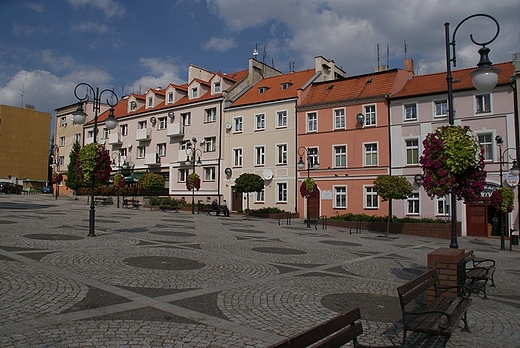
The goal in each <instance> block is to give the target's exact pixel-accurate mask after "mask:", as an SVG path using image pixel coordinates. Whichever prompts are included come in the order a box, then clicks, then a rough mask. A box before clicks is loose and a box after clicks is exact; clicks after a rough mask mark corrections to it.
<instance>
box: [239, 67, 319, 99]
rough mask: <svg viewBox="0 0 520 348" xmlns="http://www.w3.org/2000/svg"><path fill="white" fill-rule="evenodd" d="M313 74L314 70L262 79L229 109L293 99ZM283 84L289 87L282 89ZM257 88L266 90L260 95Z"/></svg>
mask: <svg viewBox="0 0 520 348" xmlns="http://www.w3.org/2000/svg"><path fill="white" fill-rule="evenodd" d="M314 74H315V72H314V69H308V70H302V71H297V72H292V73H289V74H284V75H279V76H273V77H268V78H265V79H262V80H260V81H259V82H258V83H257V84H256V85H254V86H253V87H251V88H250V89H249V90H248V91H247V92H245V93H244V94H243V95H242V96H240V97H239V98H238V99H237V100H236V101H235V102H234V103H233V104H232V105H231V107H235V106H241V105H250V104H257V103H264V102H267V101H275V100H283V99H288V98H295V97H296V96H297V93H298V92H297V91H298V89H299V88H301V87H302V86H303V85H305V84H306V83H307V82H308V81H309V80H310V79H311V77H313V76H314ZM283 83H289V87H288V88H287V89H282V84H283ZM259 87H266V89H267V90H266V91H265V93H262V94H260V93H259V92H258V88H259Z"/></svg>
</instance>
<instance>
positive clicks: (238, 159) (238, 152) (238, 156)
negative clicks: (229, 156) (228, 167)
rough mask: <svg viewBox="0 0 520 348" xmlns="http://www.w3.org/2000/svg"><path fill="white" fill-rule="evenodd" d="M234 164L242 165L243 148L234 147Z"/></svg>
mask: <svg viewBox="0 0 520 348" xmlns="http://www.w3.org/2000/svg"><path fill="white" fill-rule="evenodd" d="M233 166H235V167H242V148H239V149H233Z"/></svg>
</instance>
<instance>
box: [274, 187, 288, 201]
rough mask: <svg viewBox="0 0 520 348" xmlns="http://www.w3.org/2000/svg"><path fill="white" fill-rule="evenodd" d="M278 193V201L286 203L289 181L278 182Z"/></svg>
mask: <svg viewBox="0 0 520 348" xmlns="http://www.w3.org/2000/svg"><path fill="white" fill-rule="evenodd" d="M276 195H277V200H276V201H277V202H281V203H286V202H287V183H286V182H279V183H277V184H276Z"/></svg>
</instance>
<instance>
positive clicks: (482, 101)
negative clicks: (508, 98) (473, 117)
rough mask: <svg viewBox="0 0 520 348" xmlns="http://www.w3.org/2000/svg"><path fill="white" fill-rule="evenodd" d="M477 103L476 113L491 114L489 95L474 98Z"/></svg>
mask: <svg viewBox="0 0 520 348" xmlns="http://www.w3.org/2000/svg"><path fill="white" fill-rule="evenodd" d="M475 98H476V102H477V113H479V112H491V96H490V95H489V94H482V95H477V96H475Z"/></svg>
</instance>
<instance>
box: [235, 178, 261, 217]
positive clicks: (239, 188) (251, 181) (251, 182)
mask: <svg viewBox="0 0 520 348" xmlns="http://www.w3.org/2000/svg"><path fill="white" fill-rule="evenodd" d="M263 189H264V179H262V177H261V176H260V175H258V174H251V173H243V174H241V175H240V176H239V177H238V178H237V179H236V180H235V191H236V192H240V193H247V194H248V195H247V214H248V216H249V193H251V192H262V190H263Z"/></svg>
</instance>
